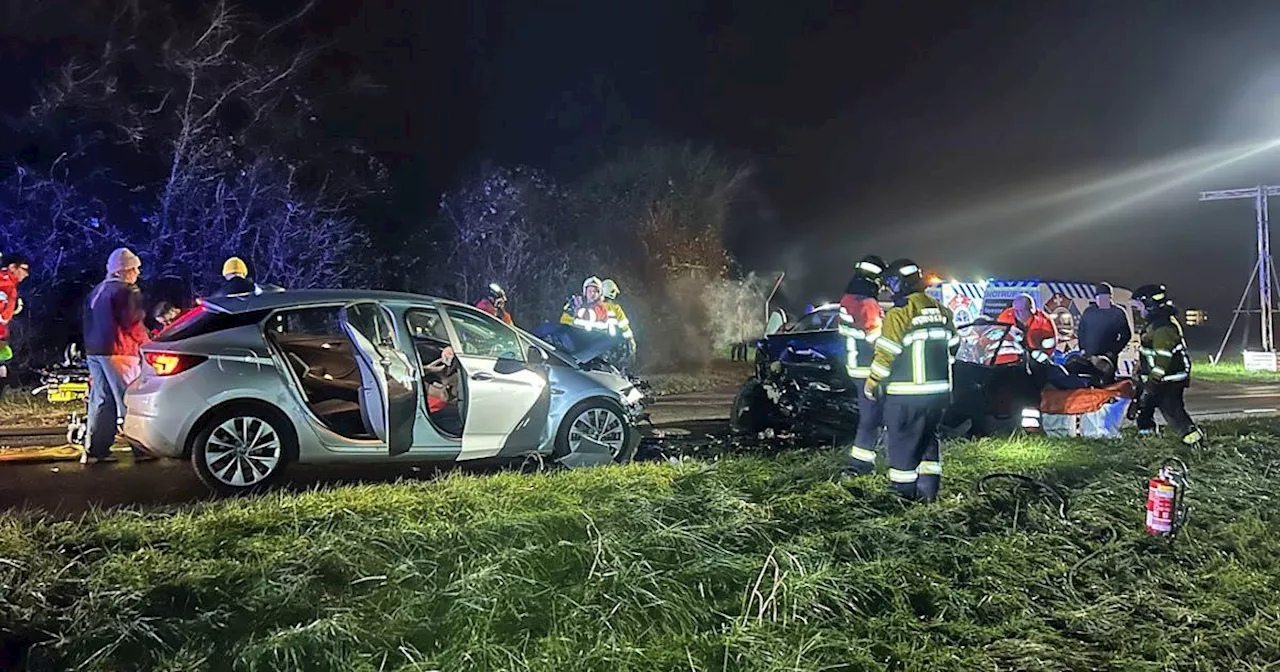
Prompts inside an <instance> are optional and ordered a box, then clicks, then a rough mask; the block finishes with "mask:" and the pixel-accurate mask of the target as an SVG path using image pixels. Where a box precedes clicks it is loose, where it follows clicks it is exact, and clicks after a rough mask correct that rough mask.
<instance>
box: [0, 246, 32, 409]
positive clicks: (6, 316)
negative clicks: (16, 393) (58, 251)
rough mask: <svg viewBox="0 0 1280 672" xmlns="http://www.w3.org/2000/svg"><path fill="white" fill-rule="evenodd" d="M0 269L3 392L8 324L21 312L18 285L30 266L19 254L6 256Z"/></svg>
mask: <svg viewBox="0 0 1280 672" xmlns="http://www.w3.org/2000/svg"><path fill="white" fill-rule="evenodd" d="M3 264H4V265H3V267H0V392H4V384H5V379H7V378H8V377H9V361H10V360H12V359H13V348H12V347H10V346H9V322H10V321H12V320H13V316H14V315H17V314H18V313H21V312H22V299H21V298H20V297H19V296H18V285H20V284H22V281H24V280H26V279H27V276H29V275H31V264H30V262H28V261H27V258H26V257H24V256H22V255H20V254H6V255H4V259H3Z"/></svg>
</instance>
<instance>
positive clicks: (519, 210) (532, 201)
mask: <svg viewBox="0 0 1280 672" xmlns="http://www.w3.org/2000/svg"><path fill="white" fill-rule="evenodd" d="M559 197H560V191H559V189H558V188H557V187H556V185H555V184H554V183H553V182H552V181H551V180H550V179H549V178H547V177H546V176H545V175H543V174H541V173H540V172H538V171H536V170H533V169H530V168H527V167H524V166H518V167H516V168H513V169H508V168H494V169H490V170H487V171H485V172H484V173H483V174H482V175H481V176H480V177H479V178H477V179H475V180H472V181H471V182H468V183H467V184H464V185H463V186H462V187H461V188H459V189H458V190H456V191H454V192H452V193H447V194H444V195H443V196H441V197H440V216H441V219H442V220H443V222H444V223H445V225H446V227H445V228H446V232H447V237H446V239H445V240H446V242H445V258H444V266H445V268H447V269H448V274H449V276H450V277H449V279H448V281H447V284H448V292H449V293H450V294H451V295H452V296H455V297H457V298H459V299H462V300H468V301H474V300H476V298H478V295H479V294H480V293H481V292H483V291H484V288H485V286H486V285H488V283H490V282H497V283H498V284H500V285H502V286H503V287H504V288H505V289H506V290H507V291H508V292H509V293H510V295H511V301H512V303H513V310H517V309H519V310H522V311H525V312H524V314H525V315H529V313H531V312H532V313H534V315H529V318H526V319H529V320H531V321H532V320H536V317H535V315H540V314H542V313H545V312H547V311H549V310H551V307H552V306H553V305H554V306H556V307H558V305H559V304H558V300H559V299H561V298H563V296H564V290H563V287H561V285H562V283H563V278H564V277H565V276H566V275H567V273H568V261H567V255H566V254H565V252H564V251H563V249H562V248H561V246H560V245H559V244H558V243H559V241H558V240H557V239H556V238H555V227H554V226H553V224H552V222H551V221H550V218H551V217H552V216H553V213H554V210H555V205H554V204H555V203H556V201H557V199H559Z"/></svg>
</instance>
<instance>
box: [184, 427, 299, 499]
mask: <svg viewBox="0 0 1280 672" xmlns="http://www.w3.org/2000/svg"><path fill="white" fill-rule="evenodd" d="M223 446H225V447H227V449H225V450H217V448H220V447H223ZM297 448H298V446H297V438H296V436H295V434H294V431H293V426H292V425H291V424H290V423H289V421H288V420H287V419H286V418H285V416H284V415H283V414H281V413H279V412H273V411H271V410H269V409H266V408H263V407H260V406H256V405H252V406H250V405H244V406H231V407H228V408H225V409H222V410H219V411H217V412H216V413H214V414H213V415H212V416H210V417H209V418H208V419H207V420H206V421H205V422H204V425H203V427H202V429H201V430H200V432H199V433H198V434H196V437H195V440H194V441H193V442H192V444H191V466H192V467H193V468H194V469H195V472H196V475H197V476H199V477H200V481H201V482H203V483H204V484H205V485H206V486H208V487H209V489H211V490H213V491H215V492H217V493H218V494H220V495H230V496H236V495H245V494H252V493H255V492H261V491H263V490H266V489H267V488H270V487H271V486H272V485H274V484H275V483H276V482H277V481H279V479H280V476H281V474H282V473H283V472H284V469H285V467H286V466H287V465H288V463H289V461H290V459H291V458H292V456H294V455H297Z"/></svg>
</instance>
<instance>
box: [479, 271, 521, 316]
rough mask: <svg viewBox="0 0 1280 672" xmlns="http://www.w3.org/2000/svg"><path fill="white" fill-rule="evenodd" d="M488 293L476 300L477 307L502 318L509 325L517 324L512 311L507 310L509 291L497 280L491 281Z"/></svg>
mask: <svg viewBox="0 0 1280 672" xmlns="http://www.w3.org/2000/svg"><path fill="white" fill-rule="evenodd" d="M487 292H488V293H486V294H485V296H484V298H483V299H480V300H479V301H477V302H476V308H479V309H480V310H483V311H484V312H486V313H489V314H490V315H492V316H494V317H496V318H498V319H499V320H502V321H503V322H505V323H506V324H507V326H509V327H514V326H515V321H514V320H512V319H511V313H509V312H507V292H506V290H504V289H502V286H501V285H499V284H498V283H496V282H491V283H489V288H488V290H487Z"/></svg>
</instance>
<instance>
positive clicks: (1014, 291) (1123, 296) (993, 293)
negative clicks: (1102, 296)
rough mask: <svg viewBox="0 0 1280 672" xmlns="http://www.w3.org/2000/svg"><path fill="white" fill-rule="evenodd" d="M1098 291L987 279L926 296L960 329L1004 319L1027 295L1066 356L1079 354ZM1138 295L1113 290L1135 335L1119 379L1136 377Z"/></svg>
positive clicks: (933, 289) (938, 287) (946, 285)
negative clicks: (1084, 322)
mask: <svg viewBox="0 0 1280 672" xmlns="http://www.w3.org/2000/svg"><path fill="white" fill-rule="evenodd" d="M1096 286H1097V285H1096V284H1095V283H1090V282H1069V281H1059V280H1041V279H1027V280H999V279H987V280H983V281H979V282H942V283H936V284H934V285H931V286H929V288H928V289H927V290H926V292H927V293H928V294H929V295H930V296H932V297H933V298H935V299H937V300H938V301H939V302H941V303H942V304H943V305H945V306H947V307H948V308H950V309H951V312H952V313H954V314H955V325H956V327H957V328H960V327H964V326H965V325H967V324H970V323H972V322H973V321H974V320H976V319H978V318H979V317H984V318H986V319H989V320H994V319H996V317H998V316H999V315H1000V313H1001V312H1002V311H1003V310H1004V309H1005V308H1008V307H1009V306H1011V305H1013V299H1014V297H1016V296H1018V295H1019V294H1028V295H1030V296H1031V298H1032V299H1034V300H1035V305H1036V308H1038V309H1040V310H1043V311H1044V312H1045V313H1047V314H1048V315H1049V317H1050V318H1051V319H1052V320H1053V323H1054V326H1056V327H1057V340H1058V347H1057V350H1058V352H1060V353H1063V354H1066V353H1069V352H1075V351H1077V350H1079V349H1080V343H1079V339H1078V338H1077V337H1076V326H1077V325H1078V324H1079V323H1080V316H1081V315H1084V311H1085V309H1086V308H1088V307H1089V306H1090V305H1091V304H1092V303H1093V291H1094V288H1095V287H1096ZM1132 296H1133V292H1132V291H1130V290H1128V289H1125V288H1123V287H1114V288H1113V291H1112V294H1111V301H1112V303H1113V304H1114V305H1116V306H1117V307H1119V308H1120V309H1121V310H1123V311H1124V314H1125V319H1126V320H1127V321H1128V322H1129V330H1130V332H1131V333H1132V334H1133V335H1132V336H1131V337H1130V339H1129V344H1128V345H1127V346H1125V348H1124V350H1122V351H1121V352H1120V362H1119V363H1118V365H1117V371H1116V377H1117V378H1128V377H1130V376H1132V375H1133V373H1134V371H1135V370H1136V367H1137V365H1138V342H1139V340H1138V329H1139V328H1140V327H1141V318H1140V317H1139V316H1138V315H1137V313H1136V311H1135V310H1134V307H1133V302H1132V301H1131V298H1132Z"/></svg>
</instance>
